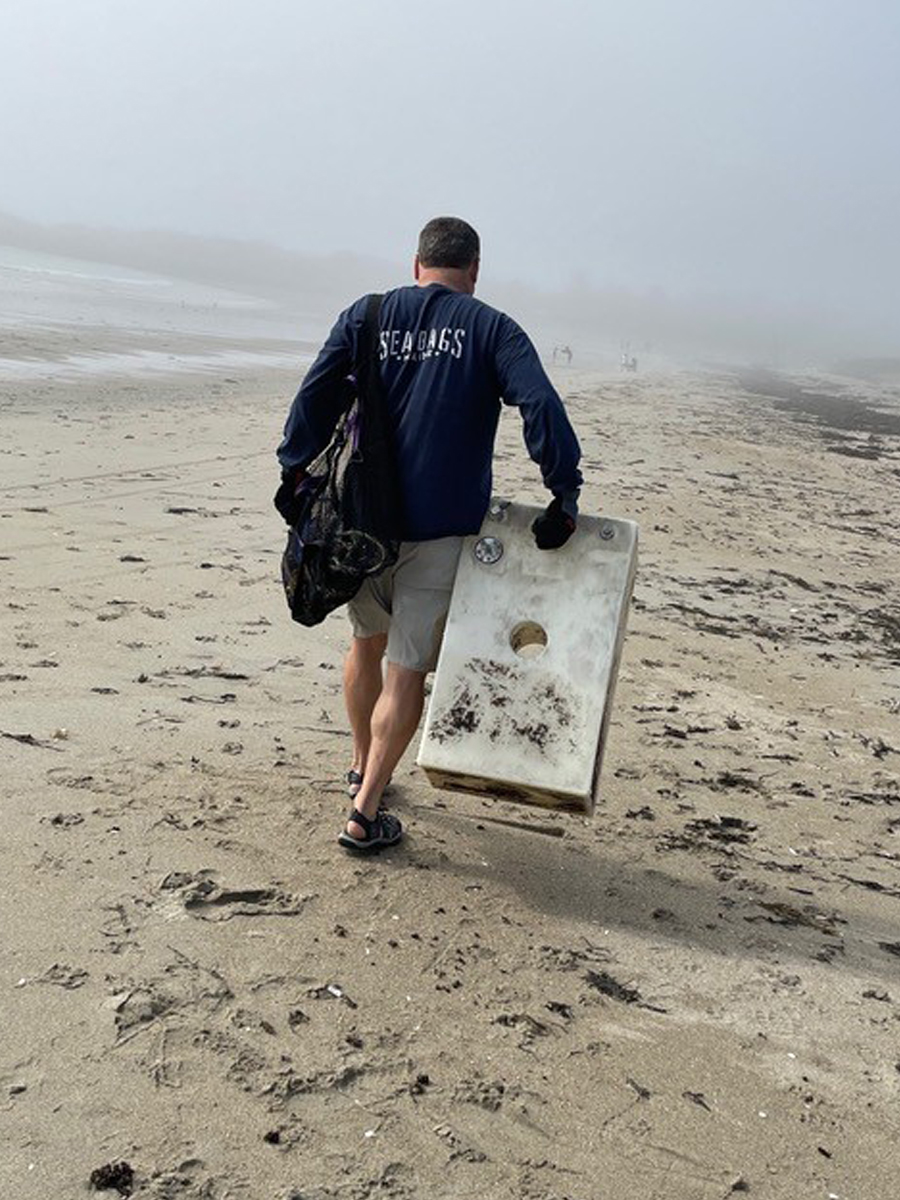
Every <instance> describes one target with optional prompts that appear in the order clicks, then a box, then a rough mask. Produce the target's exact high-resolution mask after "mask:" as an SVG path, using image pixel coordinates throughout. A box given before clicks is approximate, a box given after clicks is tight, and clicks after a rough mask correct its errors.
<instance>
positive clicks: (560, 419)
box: [496, 317, 582, 528]
mask: <svg viewBox="0 0 900 1200" xmlns="http://www.w3.org/2000/svg"><path fill="white" fill-rule="evenodd" d="M496 363H497V375H498V381H499V384H500V394H501V395H502V397H503V401H504V403H506V404H513V405H515V406H516V407H517V408H518V409H519V411H520V413H521V414H522V422H523V426H524V429H523V432H524V435H525V445H526V447H527V448H528V453H529V454H530V455H531V457H532V459H533V460H534V461H535V462H536V463H537V465H538V466H539V467H540V469H541V475H542V477H543V480H544V486H545V487H547V488H548V489H549V490H550V491H551V492H552V493H553V495H554V497H555V500H556V501H557V502H558V503H557V506H556V507H557V510H560V511H561V512H562V513H564V514H565V516H566V517H568V518H569V519H570V520H571V521H572V528H574V521H575V519H576V517H577V515H578V492H579V489H580V487H581V482H582V479H581V472H580V471H579V469H578V463H579V461H580V459H581V447H580V446H579V445H578V438H577V437H576V436H575V430H574V429H573V428H572V425H571V422H570V421H569V418H568V416H567V415H566V410H565V408H564V407H563V403H562V400H560V398H559V394H558V393H557V391H556V389H555V388H554V386H553V384H552V383H551V382H550V380H549V379H548V378H547V373H546V371H545V370H544V368H543V367H542V366H541V360H540V358H539V357H538V353H537V351H536V350H535V348H534V346H533V344H532V342H531V339H530V338H529V337H528V335H527V334H526V333H525V331H524V330H523V329H521V328H520V326H518V325H517V324H516V323H515V321H513V320H511V319H510V318H509V317H504V319H503V324H502V326H501V330H500V337H499V345H498V348H497V356H496Z"/></svg>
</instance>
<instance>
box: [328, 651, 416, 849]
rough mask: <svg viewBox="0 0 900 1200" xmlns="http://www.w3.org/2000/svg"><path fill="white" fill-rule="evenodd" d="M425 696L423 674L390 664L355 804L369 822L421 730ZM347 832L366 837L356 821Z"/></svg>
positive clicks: (373, 713)
mask: <svg viewBox="0 0 900 1200" xmlns="http://www.w3.org/2000/svg"><path fill="white" fill-rule="evenodd" d="M424 696H425V672H424V671H412V670H410V669H409V667H400V666H398V665H397V664H396V663H388V668H387V674H386V676H385V680H384V687H383V688H382V690H381V695H380V696H379V697H378V699H377V701H376V703H375V708H374V710H373V712H372V720H371V726H370V727H371V731H372V741H371V744H370V746H369V752H368V758H367V760H366V770H365V776H364V778H363V783H362V787H361V788H360V789H359V792H358V793H357V796H356V800H355V801H354V803H355V805H356V808H357V810H358V811H359V812H361V813H362V814H363V816H364V817H368V818H369V820H372V818H373V817H374V816H375V814H376V813H377V811H378V803H379V801H380V800H381V793H382V792H383V791H384V788H385V785H386V784H387V781H388V780H389V779H390V777H391V775H392V774H393V771H394V768H395V767H396V765H397V763H398V762H399V761H400V759H401V757H402V756H403V752H404V750H405V749H406V747H407V746H408V745H409V743H410V741H411V740H412V736H413V734H414V733H415V732H416V729H417V728H418V725H419V718H420V717H421V716H422V705H423V703H424ZM347 832H348V833H349V834H350V836H351V837H355V838H360V839H364V838H365V836H366V832H365V830H364V829H363V828H362V826H360V825H358V824H357V823H356V822H355V821H349V822H348V824H347Z"/></svg>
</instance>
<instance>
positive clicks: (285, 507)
mask: <svg viewBox="0 0 900 1200" xmlns="http://www.w3.org/2000/svg"><path fill="white" fill-rule="evenodd" d="M305 479H306V472H305V471H304V470H303V469H302V468H301V467H297V468H295V469H294V470H293V471H283V472H282V474H281V487H280V488H279V489H278V491H277V492H276V493H275V498H274V500H273V504H274V505H275V507H276V508H277V509H278V511H279V512H280V513H281V515H282V517H284V519H285V521H286V522H287V523H288V525H293V524H294V523H295V522H296V520H297V518H298V516H299V515H300V512H301V509H302V506H301V504H300V501H299V499H298V492H299V491H300V488H301V486H302V484H303V481H304V480H305Z"/></svg>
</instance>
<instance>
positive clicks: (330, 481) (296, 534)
mask: <svg viewBox="0 0 900 1200" xmlns="http://www.w3.org/2000/svg"><path fill="white" fill-rule="evenodd" d="M380 309H381V296H379V295H373V296H370V297H369V299H368V303H367V305H366V317H365V323H364V326H363V330H362V335H361V337H360V345H359V353H358V355H357V361H356V364H355V366H354V376H355V389H354V391H355V396H352V398H351V396H348V402H349V407H348V409H347V411H346V412H345V413H344V415H343V416H342V417H341V419H340V420H339V422H338V424H337V428H336V429H335V431H334V435H333V436H332V439H331V441H330V442H329V444H328V446H327V447H326V448H325V450H323V452H322V453H321V454H320V455H319V457H318V458H317V459H315V460H314V461H313V462H312V463H311V464H310V465H309V467H307V469H306V478H305V479H304V481H303V483H302V484H301V486H300V488H299V490H298V492H297V493H296V495H294V496H293V497H292V498H291V510H292V511H291V513H290V526H291V528H290V530H289V532H288V540H287V546H286V548H285V551H284V554H283V555H282V559H281V577H282V581H283V583H284V591H285V596H286V597H287V602H288V607H289V608H290V610H291V616H292V617H293V618H294V620H295V621H299V622H300V624H301V625H318V624H319V622H320V621H323V620H324V619H325V617H327V616H328V614H329V613H330V612H333V611H334V610H335V609H336V608H339V607H340V606H341V605H342V604H346V603H347V601H348V600H352V599H353V597H354V596H355V595H356V593H357V592H358V591H359V589H360V588H361V587H362V585H363V582H364V580H365V579H366V578H367V577H368V576H370V575H377V574H379V572H381V571H383V570H384V569H385V568H386V567H389V566H391V565H392V564H393V563H394V562H396V561H397V552H398V550H399V546H400V525H401V512H402V510H401V501H400V491H399V485H398V480H397V472H396V466H395V462H394V452H393V445H392V439H391V437H390V429H389V426H388V423H387V415H386V411H385V403H384V395H383V390H382V383H381V372H380V369H379V365H378V358H377V354H376V350H377V346H378V317H379V312H380ZM283 491H284V487H282V489H281V491H280V493H279V495H282V493H283ZM276 506H277V507H278V508H279V511H281V512H282V513H284V505H283V503H279V502H278V498H277V497H276Z"/></svg>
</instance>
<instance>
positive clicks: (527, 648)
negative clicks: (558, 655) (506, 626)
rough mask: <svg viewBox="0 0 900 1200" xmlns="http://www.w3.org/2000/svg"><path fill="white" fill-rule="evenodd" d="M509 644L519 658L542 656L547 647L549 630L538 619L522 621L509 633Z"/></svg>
mask: <svg viewBox="0 0 900 1200" xmlns="http://www.w3.org/2000/svg"><path fill="white" fill-rule="evenodd" d="M509 644H510V645H511V646H512V648H513V650H515V652H516V654H518V656H519V658H540V656H541V655H542V654H543V653H544V651H545V650H546V649H547V631H546V629H544V627H543V625H539V624H538V623H537V621H520V622H519V623H518V625H516V626H515V627H514V628H513V631H512V633H511V634H510V635H509Z"/></svg>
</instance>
